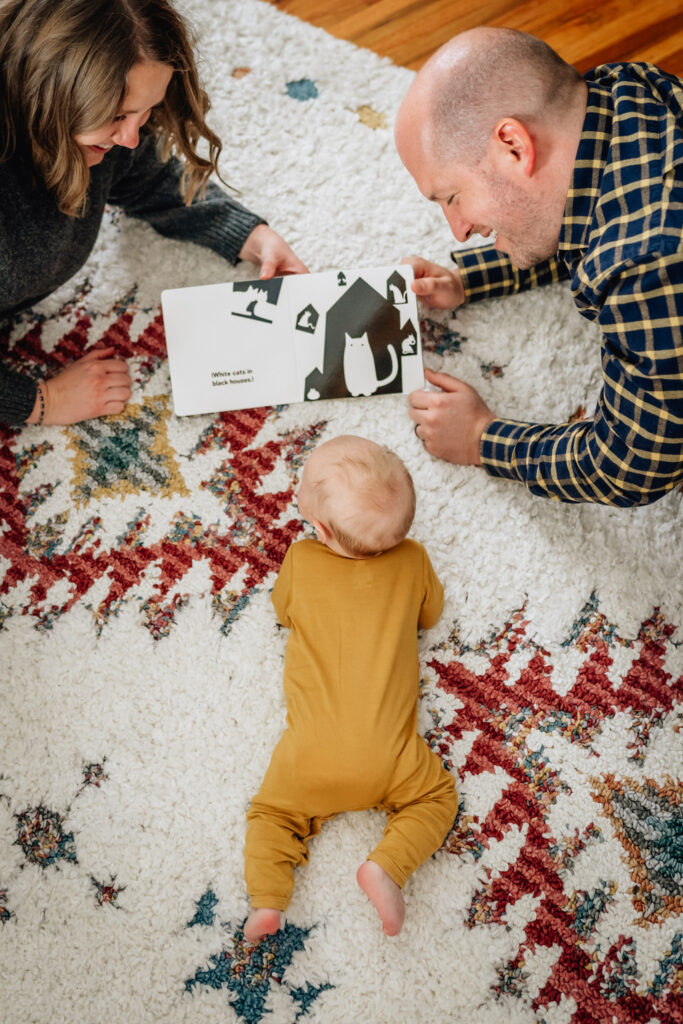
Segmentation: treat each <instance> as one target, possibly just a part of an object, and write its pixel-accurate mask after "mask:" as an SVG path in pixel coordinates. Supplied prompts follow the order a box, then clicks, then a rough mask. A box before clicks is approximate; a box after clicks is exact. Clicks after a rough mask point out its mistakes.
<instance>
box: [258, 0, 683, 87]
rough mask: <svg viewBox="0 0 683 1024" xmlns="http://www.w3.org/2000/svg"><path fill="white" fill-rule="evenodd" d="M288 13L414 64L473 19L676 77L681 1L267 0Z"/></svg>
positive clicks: (587, 61)
mask: <svg viewBox="0 0 683 1024" xmlns="http://www.w3.org/2000/svg"><path fill="white" fill-rule="evenodd" d="M270 2H271V3H274V4H275V6H276V7H279V8H280V10H282V11H287V13H289V14H294V15H295V16H296V17H298V18H301V19H303V20H304V21H308V22H310V23H311V24H313V25H318V26H319V27H321V28H324V29H326V30H327V31H328V32H329V33H330V34H331V35H333V36H337V37H338V38H340V39H348V40H349V41H350V42H352V43H355V44H356V45H357V46H363V47H366V48H367V49H370V50H374V51H375V53H378V54H380V55H381V56H383V57H390V58H391V59H392V60H393V61H394V62H395V63H396V64H402V65H403V66H404V67H408V68H419V67H421V66H422V64H424V62H425V61H426V60H427V58H428V57H429V56H430V54H432V53H433V52H434V51H435V50H436V49H438V47H439V46H441V44H442V43H445V42H446V41H447V40H448V39H450V38H451V37H452V36H454V35H456V34H457V33H458V32H462V31H464V30H465V29H468V28H473V27H474V26H475V25H495V26H504V27H507V28H517V29H521V30H523V31H524V32H530V33H531V34H532V35H535V36H538V37H539V38H540V39H544V40H545V41H546V42H547V43H548V44H549V45H550V46H552V47H553V48H554V49H555V50H557V52H558V53H559V54H560V55H561V56H562V57H564V59H565V60H567V61H569V63H570V64H575V65H576V67H577V68H578V69H579V70H580V71H586V70H587V69H588V68H591V67H594V66H595V65H596V64H602V63H604V62H606V61H616V60H647V61H652V63H654V64H659V65H660V66H661V67H663V68H664V69H665V70H666V71H670V72H672V73H673V74H675V75H679V76H681V77H683V0H526V2H520V0H369V2H367V0H366V2H363V0H270Z"/></svg>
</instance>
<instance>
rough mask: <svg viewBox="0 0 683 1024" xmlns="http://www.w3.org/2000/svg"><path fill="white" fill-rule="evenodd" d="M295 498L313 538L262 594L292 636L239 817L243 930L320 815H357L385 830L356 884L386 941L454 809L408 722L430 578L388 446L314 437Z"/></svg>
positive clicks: (433, 610)
mask: <svg viewBox="0 0 683 1024" xmlns="http://www.w3.org/2000/svg"><path fill="white" fill-rule="evenodd" d="M298 502H299V511H300V512H301V515H302V516H303V517H304V519H306V520H307V521H308V522H309V523H311V525H312V526H313V527H314V528H315V532H316V535H317V540H301V541H297V542H296V543H295V544H292V546H291V547H290V548H289V551H288V552H287V555H286V556H285V560H284V562H283V564H282V569H281V570H280V574H279V576H278V578H277V580H276V582H275V586H274V588H273V604H274V606H275V611H276V613H277V617H278V619H279V621H280V622H281V623H282V625H283V626H287V627H289V629H290V630H291V632H290V634H289V639H288V643H287V650H286V654H285V669H284V690H285V697H286V700H287V727H286V729H285V731H284V733H283V735H282V737H281V739H280V741H279V743H278V744H277V746H276V748H275V750H274V751H273V755H272V758H271V761H270V765H269V767H268V770H267V771H266V775H265V778H264V780H263V783H262V785H261V788H260V790H259V792H258V793H257V795H256V796H255V797H254V799H253V801H252V803H251V807H250V808H249V811H248V812H247V822H248V825H247V836H246V843H245V879H246V883H247V892H248V893H249V897H250V900H251V913H250V914H249V917H248V919H247V921H246V924H245V926H244V937H245V939H247V941H249V942H256V941H258V940H259V939H261V938H262V937H263V936H264V935H270V934H272V933H274V932H276V931H277V930H278V929H279V928H280V925H281V918H282V912H283V911H284V910H285V909H286V907H287V905H288V903H289V900H290V896H291V893H292V888H293V885H294V877H293V869H294V867H295V866H296V865H297V864H301V863H303V862H304V861H306V860H308V848H307V844H308V840H309V838H310V837H311V836H313V835H316V834H317V833H318V832H319V831H320V828H321V826H322V824H323V822H324V821H328V820H329V819H330V818H333V817H334V816H335V815H336V814H338V813H340V812H341V811H355V810H364V809H368V808H377V809H381V810H384V811H385V812H386V815H387V824H386V828H385V829H384V837H383V839H382V841H381V842H380V843H379V844H378V845H377V846H376V847H375V849H374V850H373V852H372V853H371V854H370V855H369V857H368V859H367V860H366V861H365V863H364V864H361V866H360V867H359V869H358V872H357V874H356V878H357V881H358V884H359V885H360V887H361V889H362V890H363V892H364V893H365V894H366V895H367V896H368V897H369V899H370V900H371V901H372V903H373V904H374V906H375V909H376V910H377V912H378V914H379V916H380V918H381V921H382V925H383V929H384V932H385V933H386V934H387V935H397V934H398V932H399V931H400V930H401V926H402V924H403V918H404V913H405V909H404V902H403V895H402V893H401V890H402V888H403V886H404V885H405V883H406V881H407V879H408V878H409V877H410V875H411V874H412V873H413V871H415V869H416V868H417V867H418V866H419V865H420V864H421V863H422V862H423V861H425V860H426V859H427V858H428V857H430V856H431V855H432V854H433V853H434V851H435V850H438V848H439V847H440V846H441V843H442V842H443V840H444V838H445V836H446V835H447V834H448V832H449V830H450V828H451V825H452V824H453V821H454V819H455V816H456V814H457V811H458V798H457V794H456V790H455V781H454V779H453V776H452V775H451V774H450V773H449V772H448V771H446V769H445V768H444V767H443V765H442V764H441V761H440V759H439V758H438V757H437V755H436V754H434V753H433V752H432V751H431V750H430V749H429V747H428V746H427V744H426V742H425V741H424V739H423V738H422V737H421V736H420V735H419V734H418V731H417V697H418V684H419V673H420V667H419V660H418V653H417V631H418V629H428V628H429V627H430V626H433V625H434V623H435V622H436V621H437V620H438V618H439V616H440V614H441V610H442V607H443V587H442V586H441V583H440V582H439V580H438V579H437V577H436V575H435V573H434V570H433V569H432V566H431V563H430V561H429V557H428V555H427V552H426V551H425V549H424V548H423V547H422V545H421V544H418V543H417V542H416V541H413V540H406V539H405V537H406V534H407V533H408V530H409V529H410V526H411V523H412V521H413V516H414V514H415V491H414V488H413V482H412V479H411V477H410V474H409V473H408V470H407V469H406V467H405V466H404V465H403V463H402V462H401V460H400V459H399V458H398V456H397V455H395V454H394V453H393V452H391V451H389V450H388V449H386V448H383V447H381V446H380V445H378V444H375V443H374V442H373V441H368V440H366V439H365V438H362V437H353V436H344V437H336V438H334V439H333V440H331V441H327V442H326V443H324V444H322V445H320V446H319V447H318V448H316V449H315V451H314V452H313V453H312V455H311V456H310V457H309V459H308V461H307V462H306V465H305V467H304V472H303V476H302V479H301V485H300V487H299V493H298Z"/></svg>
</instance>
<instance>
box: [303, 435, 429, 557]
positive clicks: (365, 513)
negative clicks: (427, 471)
mask: <svg viewBox="0 0 683 1024" xmlns="http://www.w3.org/2000/svg"><path fill="white" fill-rule="evenodd" d="M327 444H328V445H332V446H333V447H332V449H331V450H330V452H329V456H330V461H329V463H328V464H327V466H326V472H324V473H321V475H320V476H319V477H318V479H317V480H316V482H315V484H314V493H315V500H316V504H317V509H318V514H319V518H320V520H321V522H323V523H324V525H325V526H326V527H327V529H328V530H329V531H330V533H331V534H332V536H333V537H334V538H335V540H336V541H337V543H338V544H339V545H340V546H341V547H342V548H343V549H344V551H346V552H347V553H348V554H349V555H352V556H353V557H355V558H366V557H369V556H371V555H376V554H379V553H380V552H382V551H387V550H388V549H389V548H393V547H395V546H396V545H397V544H399V543H400V542H401V541H402V540H403V538H404V537H405V536H406V534H407V533H408V530H409V529H410V527H411V524H412V522H413V518H414V516H415V488H414V486H413V480H412V477H411V475H410V473H409V472H408V470H407V468H406V466H405V465H404V463H403V462H402V461H401V459H400V458H399V457H398V455H396V453H395V452H392V451H391V450H390V449H389V448H386V447H384V446H383V445H379V444H376V443H375V442H374V441H369V440H368V439H367V438H363V437H355V436H352V435H342V436H341V437H338V438H334V439H333V440H332V441H328V442H327ZM335 449H338V450H335Z"/></svg>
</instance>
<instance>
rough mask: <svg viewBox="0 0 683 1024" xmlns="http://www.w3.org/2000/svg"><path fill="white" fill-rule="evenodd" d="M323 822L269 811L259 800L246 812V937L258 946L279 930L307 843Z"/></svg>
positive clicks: (298, 815) (282, 811)
mask: <svg viewBox="0 0 683 1024" xmlns="http://www.w3.org/2000/svg"><path fill="white" fill-rule="evenodd" d="M320 825H321V822H320V821H319V820H318V819H316V818H308V817H306V816H305V815H303V814H294V813H293V812H289V811H284V810H282V809H279V808H276V807H270V806H268V805H267V804H265V803H263V802H262V801H260V800H259V799H258V797H257V798H255V799H254V800H253V801H252V804H251V807H250V808H249V810H248V811H247V835H246V840H245V844H244V878H245V881H246V883H247V892H248V894H249V897H250V901H251V907H252V911H251V914H250V915H249V917H248V919H247V922H246V924H245V926H244V937H245V939H247V941H249V942H256V941H257V940H258V939H260V938H262V937H263V936H264V935H272V934H273V933H274V932H276V931H277V930H278V928H279V927H280V922H281V912H282V911H283V910H286V908H287V906H288V904H289V900H290V897H291V895H292V889H293V888H294V868H295V867H296V866H297V864H301V863H303V862H304V861H307V860H308V847H307V841H308V839H309V838H310V836H311V835H315V834H317V833H318V832H319V831H320Z"/></svg>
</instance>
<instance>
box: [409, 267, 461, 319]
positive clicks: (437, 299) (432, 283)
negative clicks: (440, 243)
mask: <svg viewBox="0 0 683 1024" xmlns="http://www.w3.org/2000/svg"><path fill="white" fill-rule="evenodd" d="M401 263H409V264H410V266H411V267H412V268H413V272H414V274H415V279H414V280H413V282H412V284H411V287H412V289H413V291H414V292H415V294H416V295H417V297H418V298H419V299H421V300H422V302H424V304H425V306H431V307H432V308H433V309H455V308H456V307H457V306H462V304H463V302H464V301H465V289H464V287H463V283H462V281H461V280H460V274H459V273H458V272H457V270H450V269H449V268H448V267H442V266H440V265H439V264H438V263H430V262H429V261H428V260H423V259H422V257H421V256H409V257H408V258H407V259H404V260H401Z"/></svg>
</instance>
